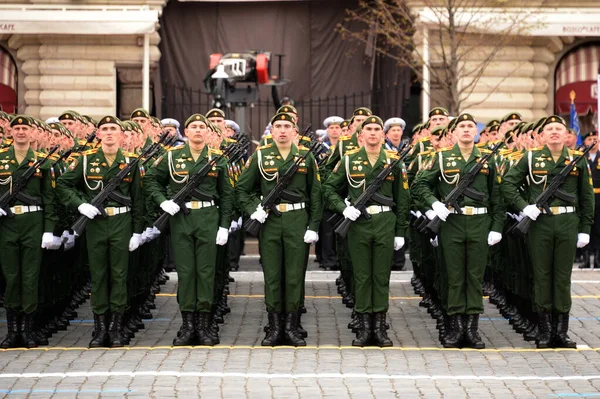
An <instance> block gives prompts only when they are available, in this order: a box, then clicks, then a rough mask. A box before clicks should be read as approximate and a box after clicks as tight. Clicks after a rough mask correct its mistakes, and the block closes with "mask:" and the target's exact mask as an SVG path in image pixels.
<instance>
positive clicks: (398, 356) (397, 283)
mask: <svg viewBox="0 0 600 399" xmlns="http://www.w3.org/2000/svg"><path fill="white" fill-rule="evenodd" d="M232 275H233V276H234V278H235V280H236V282H235V283H232V284H231V297H230V300H229V303H230V307H231V309H232V313H230V314H229V315H228V316H227V319H226V323H225V324H224V325H222V326H221V331H222V332H221V345H219V346H217V347H214V348H203V347H193V348H192V347H186V348H172V347H171V346H170V345H171V342H172V339H173V337H174V335H175V333H176V331H177V330H178V328H179V326H180V322H181V319H180V316H179V314H178V312H177V303H176V298H175V296H174V294H173V293H174V292H175V289H176V275H175V274H171V280H170V281H169V282H168V283H167V285H165V286H163V290H162V293H161V294H160V295H159V296H158V298H157V300H156V305H157V309H156V310H154V311H153V313H154V319H153V320H151V321H147V322H146V329H145V330H142V331H140V333H138V334H137V336H136V337H135V339H134V340H133V341H132V345H131V346H130V347H129V348H126V349H115V350H108V349H94V350H88V349H87V348H86V345H87V343H88V342H89V340H90V337H91V332H92V322H91V318H92V315H91V312H90V309H89V306H88V304H87V303H86V304H84V305H83V306H82V307H81V308H80V309H79V317H80V318H81V320H76V322H73V323H72V324H71V326H70V327H69V329H68V330H67V331H63V332H59V333H58V334H55V335H54V336H53V337H52V338H51V339H50V346H49V347H47V348H38V349H32V350H23V349H17V350H8V351H0V397H1V396H3V395H4V396H6V397H10V398H13V397H16V398H21V397H31V398H46V397H53V398H71V397H73V398H74V397H78V398H93V397H103V398H112V397H136V398H148V397H152V398H171V397H178V398H193V397H200V396H201V397H206V398H216V397H226V398H268V397H276V398H311V399H312V398H318V397H330V398H343V397H352V398H361V399H362V398H369V397H377V398H395V397H401V398H413V397H415V398H416V397H428V398H429V397H442V396H444V397H450V398H461V397H469V398H478V397H481V398H484V397H502V398H504V397H519V398H529V397H549V398H553V397H594V396H596V397H597V396H600V393H599V392H600V370H599V368H600V356H599V351H600V322H599V316H600V309H599V305H600V302H599V298H600V272H588V271H585V272H584V271H575V272H574V273H573V281H574V283H573V296H574V299H573V303H574V304H573V311H572V321H571V337H572V338H574V339H575V340H576V341H577V342H578V343H579V344H580V345H579V348H578V349H576V350H535V349H534V346H533V345H532V344H530V343H527V342H525V341H524V340H523V339H522V338H521V336H519V335H517V334H516V333H515V332H513V330H512V329H511V328H510V326H509V324H508V322H507V321H506V320H504V319H503V318H502V317H501V316H500V315H499V313H498V312H497V310H496V309H495V308H494V307H493V306H492V305H490V304H489V303H487V301H486V312H485V314H484V315H483V317H482V321H481V335H482V336H483V338H484V340H485V343H486V345H487V348H488V349H486V350H482V351H475V350H446V349H442V348H440V345H439V343H438V341H437V330H436V329H435V323H434V321H433V319H431V318H430V317H429V315H428V314H427V312H426V311H425V309H424V308H420V307H419V306H418V302H419V300H418V298H416V297H415V295H414V293H413V292H412V290H411V288H412V287H411V285H410V283H409V279H410V272H394V273H393V276H392V278H393V282H392V285H391V295H392V299H391V308H390V324H391V329H390V337H391V338H392V339H393V341H394V343H395V347H393V348H389V349H385V350H382V349H379V348H365V349H359V348H353V347H351V346H349V345H350V344H351V341H352V338H353V335H352V334H351V332H350V331H349V330H348V329H347V328H346V324H347V323H348V321H349V316H350V310H349V309H347V308H346V307H344V305H343V304H342V303H341V299H340V298H339V296H338V295H337V293H336V290H335V284H334V279H335V277H336V276H337V274H336V273H333V272H316V271H315V272H309V274H308V278H307V287H306V294H307V300H306V307H307V308H308V313H307V314H306V315H305V316H304V318H303V325H304V327H305V329H306V330H307V331H308V333H309V337H308V339H307V341H308V347H306V348H301V349H294V348H290V347H280V348H276V349H272V348H262V347H260V340H261V339H262V337H263V333H262V327H263V325H264V324H265V323H266V315H265V313H264V304H263V298H262V286H263V284H262V275H261V274H260V273H259V272H237V273H232ZM0 319H1V320H3V321H4V322H3V323H0V334H2V335H4V334H5V332H6V324H5V320H4V319H5V313H4V311H3V310H2V311H1V312H0Z"/></svg>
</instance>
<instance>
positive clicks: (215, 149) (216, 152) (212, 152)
mask: <svg viewBox="0 0 600 399" xmlns="http://www.w3.org/2000/svg"><path fill="white" fill-rule="evenodd" d="M210 153H211V154H216V155H221V154H222V153H223V151H221V150H219V149H217V148H211V149H210Z"/></svg>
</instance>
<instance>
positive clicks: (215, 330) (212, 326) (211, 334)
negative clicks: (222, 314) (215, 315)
mask: <svg viewBox="0 0 600 399" xmlns="http://www.w3.org/2000/svg"><path fill="white" fill-rule="evenodd" d="M200 313H201V312H196V313H194V315H195V317H196V318H195V323H196V324H195V325H196V327H195V328H196V335H197V336H200V333H199V331H200V328H201V326H202V319H201V317H200ZM204 331H205V332H206V335H207V336H208V338H210V341H212V345H218V344H220V343H221V340H220V339H219V325H218V324H217V323H214V322H213V319H212V313H209V314H208V320H207V322H206V326H205V328H204ZM207 345H209V344H207Z"/></svg>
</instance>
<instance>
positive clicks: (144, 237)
mask: <svg viewBox="0 0 600 399" xmlns="http://www.w3.org/2000/svg"><path fill="white" fill-rule="evenodd" d="M151 234H152V228H151V227H146V228H145V229H144V231H142V239H141V240H140V245H143V244H144V243H147V242H148V241H150V239H151V238H150V236H151Z"/></svg>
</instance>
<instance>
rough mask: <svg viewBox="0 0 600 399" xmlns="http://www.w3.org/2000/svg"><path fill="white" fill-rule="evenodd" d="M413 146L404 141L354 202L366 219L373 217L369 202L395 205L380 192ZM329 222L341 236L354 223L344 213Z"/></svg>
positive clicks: (333, 217) (343, 235)
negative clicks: (370, 212) (369, 209)
mask: <svg viewBox="0 0 600 399" xmlns="http://www.w3.org/2000/svg"><path fill="white" fill-rule="evenodd" d="M411 148H412V147H411V146H410V145H409V144H408V142H403V143H402V144H401V145H400V148H399V149H398V152H397V153H396V155H397V157H394V159H393V160H392V161H391V162H390V163H389V164H386V165H385V167H384V168H383V170H382V171H381V172H379V174H378V175H377V176H376V177H375V179H373V181H372V182H371V184H369V186H368V187H367V188H366V189H365V191H363V192H362V194H361V195H360V196H359V197H358V198H357V199H356V202H355V203H354V207H355V208H356V209H358V210H359V211H360V212H361V213H362V216H363V217H364V218H365V219H367V220H368V219H371V215H370V214H369V212H367V204H368V203H370V202H373V201H374V202H377V203H378V204H381V205H384V206H390V207H391V206H394V200H393V199H392V198H389V197H386V196H384V195H383V194H381V193H380V192H379V189H380V188H381V186H382V185H383V182H384V181H385V179H386V177H388V176H389V175H390V174H391V173H392V172H393V170H394V167H395V166H396V165H397V164H398V163H400V162H402V161H404V158H406V156H407V155H408V153H409V152H410V150H411ZM327 222H330V223H333V224H334V226H336V227H335V232H336V233H337V234H338V235H339V236H340V237H346V235H347V234H348V230H350V226H351V225H352V220H350V219H348V218H346V217H343V216H342V215H339V214H335V215H333V216H332V217H331V218H329V219H328V220H327Z"/></svg>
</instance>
